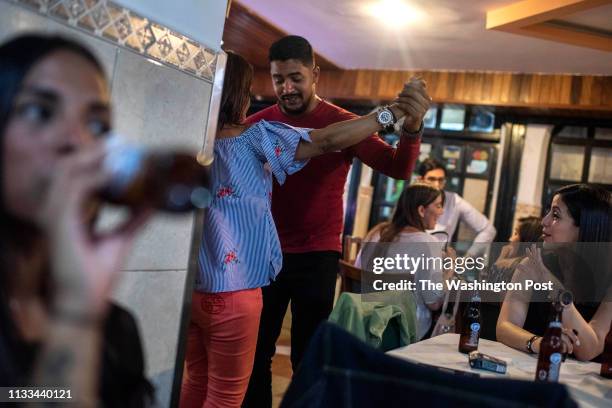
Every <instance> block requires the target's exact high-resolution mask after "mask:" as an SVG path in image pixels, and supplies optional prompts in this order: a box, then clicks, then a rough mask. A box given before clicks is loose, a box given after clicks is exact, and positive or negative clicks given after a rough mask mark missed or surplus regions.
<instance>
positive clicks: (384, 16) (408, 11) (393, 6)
mask: <svg viewBox="0 0 612 408" xmlns="http://www.w3.org/2000/svg"><path fill="white" fill-rule="evenodd" d="M364 10H365V11H366V12H367V13H368V14H370V15H371V16H374V17H376V18H378V19H379V20H380V21H381V22H382V23H384V25H385V26H387V27H388V28H392V29H398V28H403V27H405V26H407V25H408V24H410V23H413V22H416V21H418V20H420V19H423V18H425V14H424V13H423V12H422V11H420V10H419V9H417V8H416V7H413V6H411V5H409V4H407V3H406V2H405V1H403V0H378V1H377V2H375V3H370V4H366V5H365V6H364Z"/></svg>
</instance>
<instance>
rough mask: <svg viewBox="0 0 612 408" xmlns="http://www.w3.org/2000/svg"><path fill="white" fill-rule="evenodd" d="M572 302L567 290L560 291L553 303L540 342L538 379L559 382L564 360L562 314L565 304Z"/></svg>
mask: <svg viewBox="0 0 612 408" xmlns="http://www.w3.org/2000/svg"><path fill="white" fill-rule="evenodd" d="M571 303H572V295H571V293H570V292H567V291H560V292H559V293H558V295H557V297H556V299H555V301H554V302H553V304H552V319H551V320H550V322H549V323H548V328H547V329H546V332H544V337H542V341H541V343H540V352H539V354H538V365H537V367H536V375H535V380H536V381H542V382H557V381H559V373H560V372H561V362H562V360H563V342H562V341H561V334H562V333H563V323H562V315H563V309H564V308H565V306H567V305H569V304H571Z"/></svg>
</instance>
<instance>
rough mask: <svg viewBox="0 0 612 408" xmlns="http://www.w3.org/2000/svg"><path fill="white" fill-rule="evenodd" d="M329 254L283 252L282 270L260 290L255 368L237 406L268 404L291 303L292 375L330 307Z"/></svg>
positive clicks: (334, 262) (333, 263) (332, 259)
mask: <svg viewBox="0 0 612 408" xmlns="http://www.w3.org/2000/svg"><path fill="white" fill-rule="evenodd" d="M339 259H340V254H339V253H338V252H335V251H321V252H307V253H303V254H288V253H284V254H283V269H282V270H281V272H280V273H279V275H278V277H277V278H276V280H275V281H274V282H272V284H270V286H266V287H264V288H262V293H263V310H262V313H261V320H260V324H259V336H258V338H257V351H256V353H255V364H254V366H253V373H252V374H251V380H250V382H249V388H248V391H247V394H246V397H245V399H244V402H243V404H242V406H243V407H252V408H266V407H271V406H272V357H273V356H274V353H275V352H276V340H277V339H278V336H279V335H280V332H281V329H282V326H283V319H284V317H285V313H286V312H287V306H288V304H289V301H290V300H291V315H292V322H291V365H292V367H293V371H294V372H295V371H296V370H297V368H298V366H299V364H300V361H301V360H302V356H303V355H304V352H305V350H306V346H307V345H308V344H309V342H310V339H311V338H312V336H313V335H314V333H315V331H316V329H317V327H318V326H319V324H321V322H323V321H325V320H327V318H328V317H329V314H330V313H331V310H332V307H333V303H334V293H335V288H336V277H337V274H338V260H339Z"/></svg>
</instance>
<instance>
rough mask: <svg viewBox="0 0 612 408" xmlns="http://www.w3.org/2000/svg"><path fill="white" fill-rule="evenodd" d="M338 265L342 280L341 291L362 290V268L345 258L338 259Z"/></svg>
mask: <svg viewBox="0 0 612 408" xmlns="http://www.w3.org/2000/svg"><path fill="white" fill-rule="evenodd" d="M338 267H339V268H338V269H339V271H340V281H341V285H340V292H361V273H362V271H361V268H358V267H356V266H355V265H353V264H352V263H350V262H347V261H345V260H344V259H341V260H340V261H338ZM357 288H359V290H357Z"/></svg>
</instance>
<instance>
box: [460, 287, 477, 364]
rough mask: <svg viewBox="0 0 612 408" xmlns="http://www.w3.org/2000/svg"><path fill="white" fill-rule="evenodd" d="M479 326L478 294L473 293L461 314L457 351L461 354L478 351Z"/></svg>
mask: <svg viewBox="0 0 612 408" xmlns="http://www.w3.org/2000/svg"><path fill="white" fill-rule="evenodd" d="M480 325H481V318H480V295H479V294H478V292H474V293H473V294H472V296H471V298H470V303H469V305H468V306H467V307H466V308H465V310H464V313H463V326H462V328H461V335H460V336H459V351H460V352H461V353H464V354H469V353H470V352H472V351H474V350H478V341H479V339H480Z"/></svg>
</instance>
